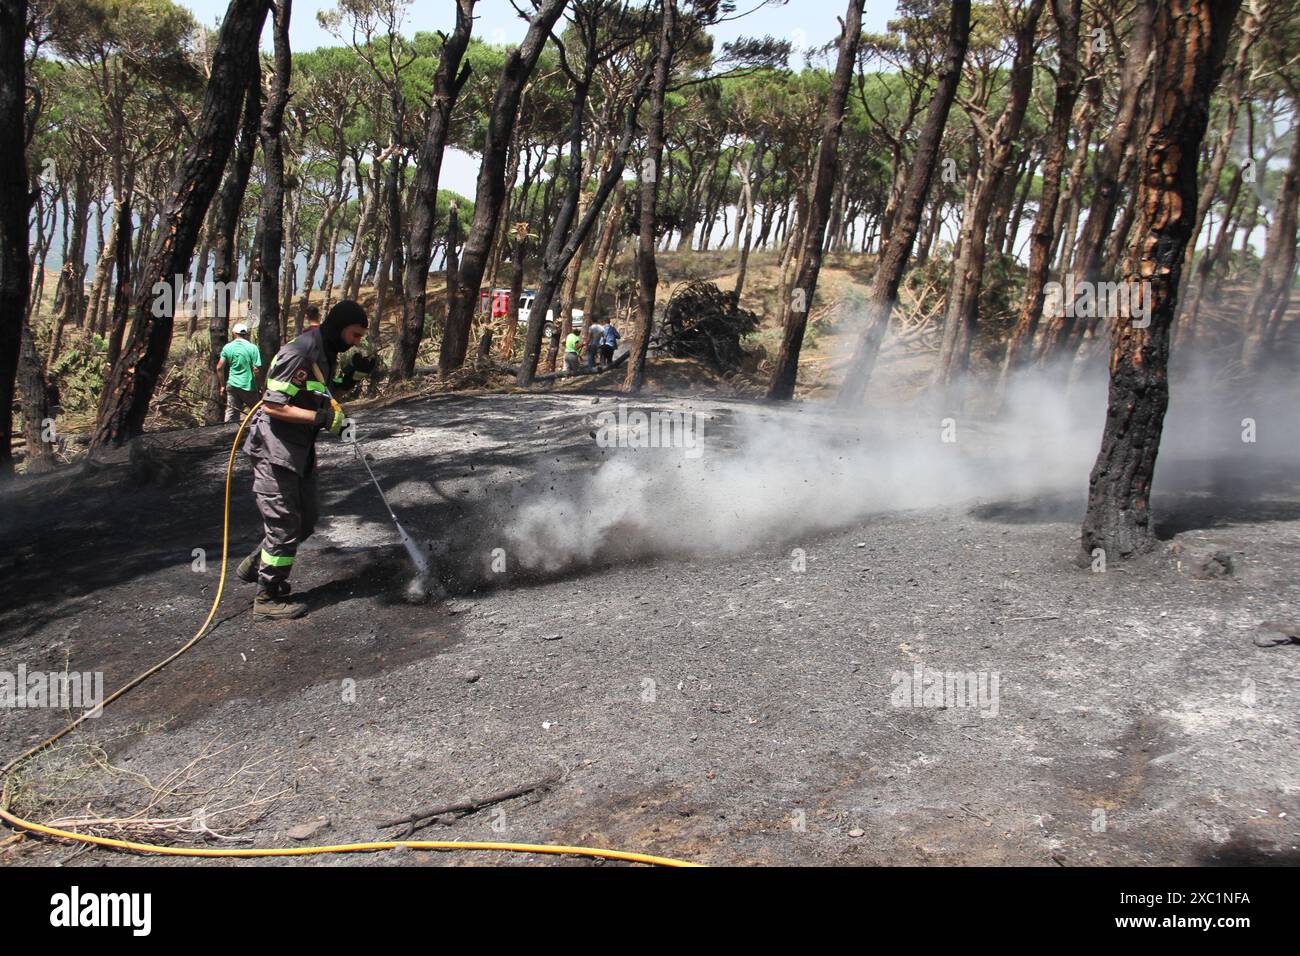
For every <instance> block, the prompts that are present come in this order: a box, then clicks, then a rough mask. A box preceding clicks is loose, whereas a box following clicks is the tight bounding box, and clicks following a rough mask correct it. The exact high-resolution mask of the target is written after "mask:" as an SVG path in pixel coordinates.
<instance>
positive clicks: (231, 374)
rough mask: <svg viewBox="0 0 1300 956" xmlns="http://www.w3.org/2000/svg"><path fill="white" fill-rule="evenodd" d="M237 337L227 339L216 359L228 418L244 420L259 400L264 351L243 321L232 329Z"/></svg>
mask: <svg viewBox="0 0 1300 956" xmlns="http://www.w3.org/2000/svg"><path fill="white" fill-rule="evenodd" d="M231 331H232V332H234V333H235V337H234V338H233V339H231V340H230V341H229V342H227V343H226V346H225V348H223V349H222V350H221V358H220V359H219V360H218V361H217V381H218V382H219V383H220V386H219V394H220V395H221V398H222V399H223V400H224V401H225V403H226V418H225V420H226V421H227V422H238V421H242V420H243V418H244V414H245V413H246V412H247V411H248V409H250V408H252V407H253V406H254V405H256V404H257V389H256V388H255V387H254V385H255V379H256V375H257V373H256V371H255V369H259V368H261V367H262V353H261V352H260V351H259V350H258V348H257V346H256V345H254V344H253V343H252V342H250V341H248V326H247V325H245V324H244V323H243V322H240V323H239V324H238V325H236V326H235V327H234V328H233V329H232V330H231Z"/></svg>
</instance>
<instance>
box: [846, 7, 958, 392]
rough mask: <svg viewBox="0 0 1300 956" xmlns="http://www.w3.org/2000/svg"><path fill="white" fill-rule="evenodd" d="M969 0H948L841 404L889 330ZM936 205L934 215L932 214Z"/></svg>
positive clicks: (866, 375)
mask: <svg viewBox="0 0 1300 956" xmlns="http://www.w3.org/2000/svg"><path fill="white" fill-rule="evenodd" d="M970 8H971V5H970V0H953V4H952V13H951V16H950V19H949V23H948V45H947V48H946V49H945V51H944V58H943V65H942V66H941V67H940V69H939V73H938V79H937V82H936V83H935V89H934V96H933V98H932V99H931V100H930V105H929V107H928V108H927V110H926V115H925V123H924V125H923V126H922V127H921V135H920V137H919V138H918V140H917V143H916V152H915V153H914V154H913V156H912V164H911V169H910V170H909V172H908V176H907V186H906V187H905V188H904V190H903V198H902V200H901V201H900V202H899V208H898V214H897V216H896V217H895V221H894V228H893V232H892V233H891V234H890V237H889V242H888V244H887V245H886V246H885V247H884V250H883V252H882V253H881V256H880V263H879V265H878V267H877V268H876V274H875V277H874V278H873V279H872V282H871V295H870V297H869V299H868V300H867V316H866V327H865V328H864V329H863V331H862V338H861V339H860V340H859V341H858V345H857V348H856V350H855V351H854V353H853V360H852V362H851V363H850V364H849V369H848V372H847V373H846V375H845V378H844V383H843V384H842V385H841V386H840V392H839V396H838V402H839V404H840V405H844V406H857V405H860V404H862V398H863V396H864V395H865V394H866V391H867V383H868V382H869V381H870V380H871V373H872V371H873V370H874V369H875V366H876V356H877V355H879V354H880V345H881V343H882V342H883V341H884V339H885V335H886V333H888V331H889V316H890V313H891V312H892V311H893V308H894V303H895V302H896V301H897V299H898V286H899V283H900V282H902V280H903V273H904V272H905V271H906V270H907V260H908V259H909V257H910V256H911V253H912V244H913V243H914V242H915V241H916V233H917V230H918V228H919V227H920V224H921V213H922V211H923V210H924V209H925V200H926V196H927V195H928V194H929V192H930V181H931V180H932V179H933V178H934V170H935V166H936V165H937V161H938V156H939V144H940V141H941V140H942V139H943V130H944V127H945V126H946V125H947V123H948V112H949V110H950V109H951V107H952V101H953V97H954V96H955V95H956V92H957V84H958V82H960V80H961V71H962V64H963V63H964V62H965V59H966V46H967V44H968V42H969V40H970ZM937 214H938V213H937V210H936V215H937Z"/></svg>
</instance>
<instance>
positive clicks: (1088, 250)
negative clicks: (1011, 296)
mask: <svg viewBox="0 0 1300 956" xmlns="http://www.w3.org/2000/svg"><path fill="white" fill-rule="evenodd" d="M1155 7H1156V4H1155V3H1154V2H1152V0H1142V2H1139V3H1138V5H1137V11H1136V17H1137V20H1136V22H1135V24H1134V27H1133V31H1134V32H1133V39H1132V40H1131V41H1130V44H1129V48H1128V53H1127V59H1125V61H1124V69H1123V73H1122V75H1121V80H1120V90H1119V111H1118V114H1117V115H1116V117H1115V125H1114V127H1112V129H1111V133H1110V136H1109V137H1107V139H1106V145H1105V147H1104V148H1103V149H1102V153H1101V158H1100V159H1098V161H1097V167H1096V172H1095V175H1094V176H1093V183H1092V195H1091V200H1090V202H1089V204H1088V218H1087V220H1086V221H1085V222H1084V226H1083V235H1082V236H1081V237H1080V238H1079V245H1078V250H1077V252H1076V254H1075V256H1074V259H1073V262H1072V264H1071V267H1070V271H1071V272H1072V273H1073V274H1074V285H1075V288H1077V289H1083V288H1084V287H1085V284H1086V283H1094V282H1096V281H1097V280H1098V278H1099V277H1100V274H1101V264H1102V256H1103V253H1104V252H1105V247H1106V237H1107V236H1108V235H1109V233H1110V229H1111V225H1112V223H1113V222H1114V219H1115V207H1116V206H1117V205H1118V203H1119V194H1120V184H1121V181H1122V180H1121V175H1120V173H1121V169H1120V167H1121V164H1122V163H1123V160H1124V154H1125V151H1126V150H1127V149H1128V148H1129V146H1130V143H1131V142H1132V140H1133V139H1134V137H1135V136H1137V130H1136V123H1135V121H1136V119H1137V115H1138V110H1139V109H1140V108H1141V106H1142V103H1143V97H1141V96H1140V95H1139V91H1140V90H1141V89H1142V87H1143V86H1144V85H1145V83H1146V79H1147V73H1148V65H1149V63H1148V55H1149V52H1150V51H1151V48H1152V34H1151V30H1152V18H1153V16H1154V15H1155V13H1154V11H1155ZM1155 50H1156V59H1159V58H1160V57H1163V55H1164V51H1163V50H1162V49H1161V48H1160V47H1159V46H1158V45H1157V46H1156V47H1155ZM1194 160H1195V157H1193V161H1194ZM1071 305H1072V303H1071ZM1074 311H1075V310H1074V309H1073V308H1067V309H1063V310H1062V314H1061V315H1058V316H1055V317H1054V318H1053V321H1052V322H1051V323H1050V324H1049V326H1048V333H1047V341H1046V342H1045V343H1044V351H1043V360H1044V361H1051V360H1052V359H1054V358H1064V357H1065V355H1066V354H1067V353H1069V352H1070V344H1071V343H1072V342H1074V340H1075V339H1074V333H1075V329H1076V326H1077V325H1078V323H1077V322H1076V321H1075V318H1074Z"/></svg>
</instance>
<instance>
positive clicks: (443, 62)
mask: <svg viewBox="0 0 1300 956" xmlns="http://www.w3.org/2000/svg"><path fill="white" fill-rule="evenodd" d="M474 3H475V0H456V26H455V29H453V30H452V32H451V34H450V35H449V36H445V37H443V42H442V54H441V55H440V56H439V58H438V71H437V72H436V73H435V74H434V78H433V98H432V100H431V102H430V104H429V125H428V127H427V129H426V130H425V133H424V141H423V142H422V143H421V144H420V153H419V156H418V158H417V160H416V166H415V184H414V191H413V194H412V197H411V212H410V221H411V232H410V238H409V245H408V248H407V256H406V269H405V275H404V276H403V279H402V286H403V288H402V292H403V302H402V321H401V327H400V328H399V329H398V333H397V342H396V344H395V346H394V348H393V364H392V369H391V370H390V372H389V376H388V377H389V381H392V382H397V381H401V380H402V379H405V378H410V377H411V376H412V375H414V374H415V356H416V353H417V352H418V351H419V347H420V339H421V338H422V337H423V336H424V312H425V301H426V287H427V284H428V280H429V262H430V259H431V258H432V252H431V250H432V244H433V229H434V220H435V218H436V216H437V208H438V177H439V173H440V172H441V167H442V155H443V152H444V150H445V149H446V146H447V136H448V132H449V131H450V128H451V110H452V107H453V106H455V104H456V97H457V96H458V95H459V94H460V89H461V87H462V86H464V84H465V81H466V80H467V79H469V72H470V71H469V66H468V64H466V66H465V68H464V69H461V65H460V64H461V60H462V59H463V58H464V56H465V50H466V48H468V46H469V37H470V31H471V29H472V27H473V23H474V19H473V15H474Z"/></svg>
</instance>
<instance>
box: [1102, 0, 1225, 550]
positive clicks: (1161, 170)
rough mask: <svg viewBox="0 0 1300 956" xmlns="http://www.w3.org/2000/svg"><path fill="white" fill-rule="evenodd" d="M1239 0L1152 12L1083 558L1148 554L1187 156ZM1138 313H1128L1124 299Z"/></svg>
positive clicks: (1189, 171) (1189, 201)
mask: <svg viewBox="0 0 1300 956" xmlns="http://www.w3.org/2000/svg"><path fill="white" fill-rule="evenodd" d="M1240 3H1241V0H1165V2H1162V3H1160V5H1159V8H1158V10H1157V12H1156V15H1155V22H1154V27H1153V43H1154V45H1155V48H1156V49H1157V50H1159V51H1160V57H1159V58H1158V60H1157V62H1156V66H1155V69H1154V71H1153V72H1154V78H1153V79H1154V82H1153V90H1152V93H1153V106H1154V108H1153V109H1152V112H1151V119H1150V122H1149V123H1148V125H1147V130H1146V136H1145V150H1144V153H1143V155H1142V156H1141V158H1140V162H1141V180H1140V184H1139V187H1138V213H1137V221H1136V223H1135V224H1134V232H1133V243H1132V245H1131V246H1130V249H1129V256H1128V262H1127V268H1126V276H1125V282H1126V285H1127V290H1128V293H1129V294H1128V295H1127V296H1125V297H1123V299H1124V307H1123V308H1122V309H1121V310H1120V317H1119V319H1118V320H1117V321H1116V322H1115V324H1114V327H1113V329H1112V331H1111V355H1110V394H1109V399H1108V403H1107V409H1106V426H1105V429H1104V431H1103V432H1102V439H1101V450H1100V452H1099V453H1098V455H1097V461H1096V464H1094V465H1093V469H1092V476H1091V477H1090V479H1089V482H1088V511H1087V514H1086V516H1085V517H1084V519H1083V531H1082V537H1081V540H1080V544H1081V548H1082V550H1081V554H1080V561H1081V562H1082V563H1091V562H1093V561H1095V560H1096V559H1097V558H1098V557H1102V558H1104V559H1108V560H1109V559H1114V558H1124V557H1127V556H1129V555H1133V554H1136V553H1140V552H1144V551H1149V550H1150V549H1151V548H1152V547H1153V546H1154V543H1155V538H1154V535H1153V533H1152V528H1151V480H1152V476H1153V475H1154V473H1155V465H1156V454H1157V452H1158V451H1159V448H1160V436H1161V432H1162V430H1163V428H1164V418H1165V409H1166V408H1167V406H1168V404H1169V380H1168V363H1169V335H1170V331H1171V328H1172V324H1173V318H1174V314H1175V311H1176V309H1177V305H1178V302H1177V299H1178V283H1179V278H1180V274H1181V273H1182V269H1183V254H1184V252H1185V250H1186V247H1187V243H1188V241H1189V240H1190V239H1191V233H1192V228H1193V227H1194V226H1195V223H1196V191H1197V183H1196V163H1197V156H1198V154H1199V152H1200V148H1201V140H1202V138H1203V137H1204V136H1205V127H1206V123H1207V120H1208V116H1209V106H1210V96H1211V94H1212V93H1213V91H1214V86H1215V83H1216V81H1217V79H1218V74H1219V68H1220V66H1221V65H1222V62H1223V54H1224V50H1225V49H1226V47H1227V44H1228V35H1229V33H1230V32H1231V30H1232V21H1233V18H1234V17H1235V16H1236V13H1237V9H1238V7H1239V6H1240ZM1136 294H1141V296H1142V299H1141V301H1142V302H1143V303H1144V305H1145V309H1144V310H1141V311H1144V312H1145V313H1146V315H1145V317H1144V318H1143V319H1141V320H1140V321H1136V322H1135V321H1132V319H1133V312H1134V311H1137V310H1134V309H1133V308H1132V302H1133V297H1134V296H1135V295H1136Z"/></svg>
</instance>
